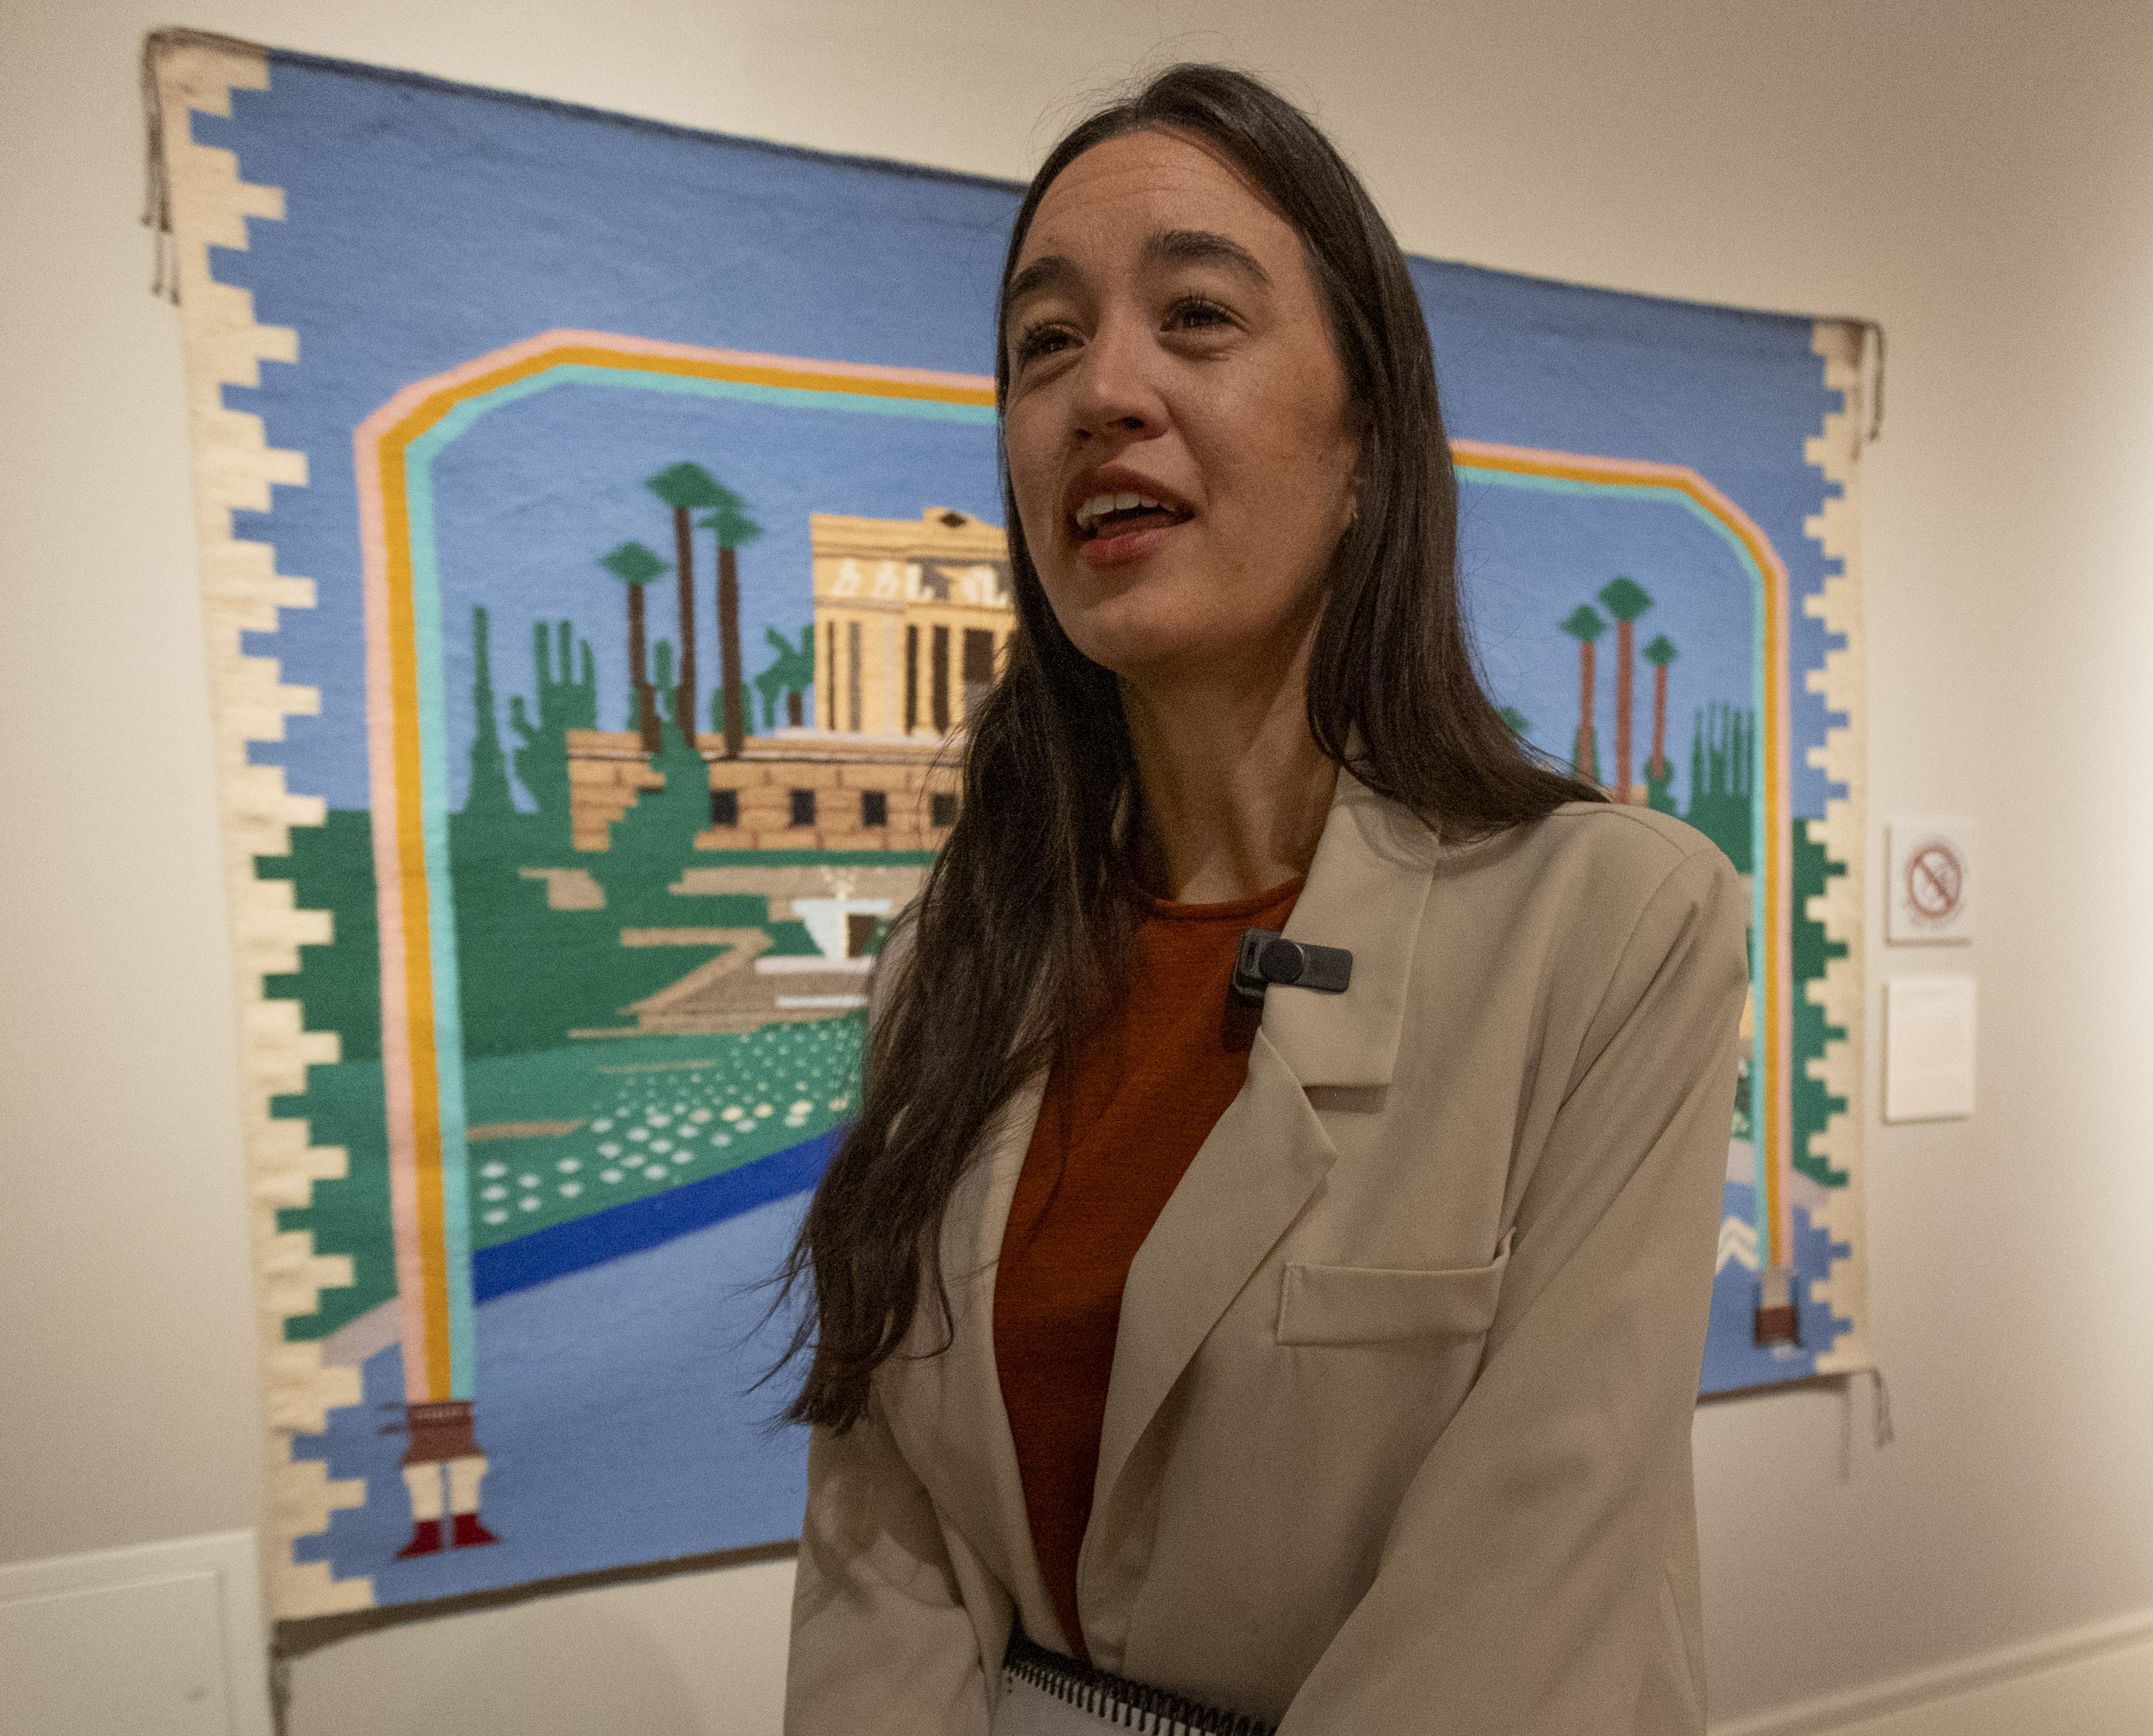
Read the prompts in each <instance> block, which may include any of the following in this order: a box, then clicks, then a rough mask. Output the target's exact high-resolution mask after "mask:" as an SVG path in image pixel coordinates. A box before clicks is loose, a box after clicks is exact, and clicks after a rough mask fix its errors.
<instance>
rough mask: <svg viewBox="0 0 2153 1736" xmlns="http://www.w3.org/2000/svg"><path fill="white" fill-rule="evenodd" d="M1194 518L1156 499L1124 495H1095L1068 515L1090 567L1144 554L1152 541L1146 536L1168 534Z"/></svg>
mask: <svg viewBox="0 0 2153 1736" xmlns="http://www.w3.org/2000/svg"><path fill="white" fill-rule="evenodd" d="M1195 516H1196V515H1195V514H1194V513H1193V512H1190V511H1189V510H1188V508H1187V507H1183V506H1178V505H1176V504H1175V503H1173V501H1164V500H1161V499H1159V498H1158V496H1153V495H1148V494H1132V493H1126V492H1123V493H1115V494H1107V493H1100V494H1095V495H1093V496H1091V497H1090V498H1089V499H1088V500H1087V501H1083V502H1082V504H1081V505H1080V506H1078V507H1077V510H1076V512H1075V513H1074V514H1073V515H1072V517H1074V518H1075V520H1076V524H1077V541H1078V542H1079V543H1081V544H1082V547H1083V551H1084V557H1085V558H1086V559H1087V560H1088V561H1091V562H1092V563H1094V564H1101V563H1120V562H1122V561H1128V560H1134V559H1136V558H1138V557H1140V556H1142V555H1144V554H1148V553H1149V552H1150V551H1151V547H1152V545H1153V542H1154V541H1155V540H1156V538H1155V537H1153V536H1152V535H1148V534H1147V533H1148V532H1160V531H1170V530H1172V529H1173V527H1174V526H1176V525H1178V524H1186V523H1187V522H1188V521H1189V520H1190V519H1191V518H1193V517H1195Z"/></svg>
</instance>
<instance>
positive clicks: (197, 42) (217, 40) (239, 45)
mask: <svg viewBox="0 0 2153 1736" xmlns="http://www.w3.org/2000/svg"><path fill="white" fill-rule="evenodd" d="M170 48H236V49H238V50H240V51H241V52H242V53H249V54H266V53H267V52H268V50H267V48H263V47H262V44H261V43H256V42H249V41H247V38H245V37H242V36H225V35H222V34H221V33H219V32H217V31H215V30H187V29H183V28H178V27H173V28H168V29H164V30H152V31H150V33H149V34H147V35H146V36H145V37H144V38H142V61H141V68H140V78H141V83H142V125H143V128H144V131H145V137H144V140H143V151H142V227H144V228H145V229H147V230H148V231H149V232H150V239H151V242H152V245H153V247H154V249H155V252H154V254H153V257H152V259H151V262H150V294H152V295H154V296H156V297H158V298H160V299H161V300H164V301H168V302H170V303H171V304H172V305H173V306H174V307H177V306H179V304H180V257H179V252H178V250H177V248H176V245H175V243H174V242H173V240H172V168H171V164H170V163H168V162H166V161H165V99H164V96H163V94H162V93H161V92H160V90H159V89H158V88H157V65H158V63H159V62H160V60H162V59H163V58H164V56H165V51H166V50H167V49H170Z"/></svg>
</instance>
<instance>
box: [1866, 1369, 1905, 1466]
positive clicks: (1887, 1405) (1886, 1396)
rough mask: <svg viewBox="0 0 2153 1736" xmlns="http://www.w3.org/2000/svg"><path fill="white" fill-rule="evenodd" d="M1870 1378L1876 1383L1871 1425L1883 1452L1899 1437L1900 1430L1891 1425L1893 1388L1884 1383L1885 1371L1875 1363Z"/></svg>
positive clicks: (1877, 1444)
mask: <svg viewBox="0 0 2153 1736" xmlns="http://www.w3.org/2000/svg"><path fill="white" fill-rule="evenodd" d="M1869 1378H1870V1379H1871V1380H1872V1381H1874V1382H1876V1395H1875V1396H1876V1403H1874V1404H1872V1405H1871V1407H1870V1411H1869V1418H1870V1426H1871V1430H1872V1431H1873V1438H1874V1439H1875V1441H1876V1450H1877V1451H1878V1452H1879V1453H1881V1452H1882V1451H1883V1450H1884V1449H1885V1448H1886V1447H1888V1446H1890V1445H1891V1443H1892V1442H1894V1441H1896V1439H1898V1438H1899V1435H1898V1431H1897V1430H1896V1429H1895V1428H1892V1427H1891V1387H1887V1386H1886V1385H1885V1383H1884V1371H1883V1370H1882V1369H1881V1368H1880V1367H1877V1366H1876V1364H1875V1363H1873V1362H1872V1363H1871V1364H1870V1365H1869Z"/></svg>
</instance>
